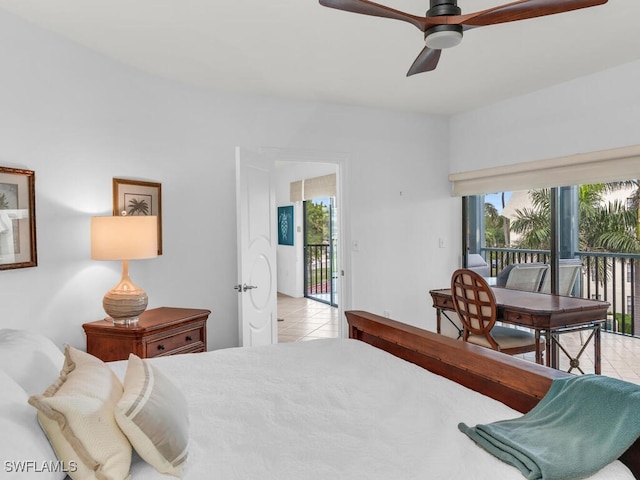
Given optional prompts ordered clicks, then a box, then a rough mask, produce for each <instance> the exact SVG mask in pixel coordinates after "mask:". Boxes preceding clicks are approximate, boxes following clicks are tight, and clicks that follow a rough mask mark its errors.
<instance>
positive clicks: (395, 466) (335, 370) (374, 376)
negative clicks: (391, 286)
mask: <svg viewBox="0 0 640 480" xmlns="http://www.w3.org/2000/svg"><path fill="white" fill-rule="evenodd" d="M347 318H348V322H349V336H350V338H349V339H327V340H314V341H310V342H300V343H292V344H281V345H274V346H265V347H252V348H230V349H224V350H217V351H211V352H205V353H196V354H185V355H177V356H172V357H159V358H155V359H150V360H145V361H142V360H140V361H139V362H136V363H135V364H134V363H132V362H133V360H132V359H131V358H130V359H129V361H119V362H111V363H109V364H103V365H102V366H99V364H98V363H95V362H93V359H86V357H85V356H88V355H87V354H86V353H84V352H79V351H74V352H73V353H71V354H70V353H68V351H69V350H70V349H69V348H68V349H67V350H68V351H67V352H66V353H67V355H71V356H72V358H73V359H74V361H75V362H76V365H75V367H74V368H76V370H80V367H81V366H83V365H84V364H83V362H85V360H86V362H87V365H88V367H87V368H89V370H91V369H96V370H95V372H97V371H98V369H100V373H91V375H92V376H93V375H106V376H105V377H104V378H105V379H106V378H111V377H110V376H111V375H113V376H114V377H115V378H117V379H118V381H117V382H115V383H120V382H121V383H123V384H124V387H121V388H124V394H123V393H122V390H120V393H118V394H117V397H118V398H120V397H122V399H124V398H125V397H126V395H127V392H128V391H129V389H130V386H131V383H132V382H130V381H129V380H130V378H127V377H128V376H129V375H131V377H132V378H133V374H130V371H133V369H134V367H133V366H132V365H135V368H146V369H150V370H151V371H153V372H155V373H153V375H152V376H151V377H150V378H151V379H152V381H151V382H149V377H146V383H147V384H145V385H144V387H141V388H145V389H148V390H145V392H147V393H146V394H145V395H146V396H145V399H147V398H153V396H154V392H153V391H152V390H151V389H149V385H148V384H149V383H153V385H154V387H153V388H156V389H157V390H158V391H161V392H162V393H163V394H162V395H159V396H158V397H159V404H162V403H163V402H164V405H154V406H153V408H160V409H165V410H164V411H163V413H162V414H158V413H157V412H156V414H155V415H153V417H154V418H155V419H156V420H157V421H158V422H166V423H167V424H168V425H169V426H170V428H169V429H168V430H167V431H168V433H169V434H172V433H174V432H175V433H176V435H177V432H178V431H180V432H182V433H183V434H184V435H185V437H186V439H187V442H188V443H187V445H188V447H187V449H186V451H187V452H188V456H187V457H186V460H185V461H182V460H183V458H182V457H180V461H178V462H176V465H174V466H175V467H176V468H175V469H174V470H173V471H172V474H173V475H181V476H182V477H183V478H185V479H202V478H220V479H225V480H234V479H258V478H259V479H278V480H281V479H303V478H304V479H309V480H316V479H317V480H320V479H328V478H340V479H341V480H350V479H362V478H367V479H373V480H375V479H381V480H382V479H385V480H389V479H402V480H405V479H407V480H410V479H425V478H431V479H440V478H442V479H468V478H474V479H485V478H486V479H495V478H500V479H506V480H508V479H521V478H524V477H523V475H522V473H521V472H520V471H519V470H517V469H516V468H514V467H512V466H511V465H508V464H506V463H504V462H502V461H500V460H498V459H497V458H495V457H494V456H493V455H491V454H489V453H487V452H486V451H485V450H484V449H482V448H480V447H478V446H477V445H476V444H475V443H474V442H473V441H471V440H470V439H469V438H468V437H467V436H466V435H464V434H463V433H461V432H460V431H459V430H458V428H457V425H458V424H459V422H464V423H466V424H467V425H476V424H481V423H489V422H495V421H498V420H503V419H509V418H516V417H519V416H521V415H522V412H527V411H528V410H530V409H531V408H532V407H533V406H534V405H536V404H537V403H538V402H539V401H540V399H541V398H542V397H544V395H545V394H546V392H547V390H549V387H550V385H551V383H552V381H553V380H554V379H557V378H564V377H566V376H567V374H564V373H562V372H559V371H556V370H551V369H548V368H546V367H543V366H540V365H536V364H533V363H530V362H525V361H521V360H519V359H517V358H512V357H509V356H506V355H502V354H499V353H497V352H493V351H490V350H487V349H483V348H481V347H476V346H474V345H467V344H463V343H462V342H458V341H454V340H452V339H449V338H446V337H442V336H440V335H436V334H433V333H431V332H427V331H424V330H421V329H418V328H415V327H411V326H408V325H405V324H401V323H398V322H394V321H393V320H390V319H386V318H382V317H379V316H377V315H373V314H371V313H367V312H357V311H352V312H347ZM25 337H26V338H27V340H25ZM7 338H9V341H7ZM25 341H29V342H31V344H30V346H29V347H27V348H25V345H24V342H25ZM16 356H20V357H22V358H20V359H19V360H20V361H15V360H16V358H15V357H16ZM89 357H90V356H89ZM11 360H13V362H12V361H11ZM0 361H2V362H3V365H5V366H6V367H5V368H4V369H3V370H2V371H0V380H1V381H2V382H3V385H6V387H5V388H4V391H3V395H2V398H1V399H0V411H1V412H2V418H0V429H2V430H1V431H2V432H3V434H2V437H0V438H1V440H0V452H2V453H3V461H4V462H5V464H4V471H5V472H10V473H17V472H18V468H22V470H21V472H20V473H21V475H16V476H15V477H8V478H38V479H41V480H44V479H46V478H52V479H53V478H55V479H63V478H65V476H66V475H67V474H69V475H70V476H71V477H72V478H81V477H80V476H79V474H78V473H77V466H76V465H70V464H69V462H67V463H66V464H64V465H62V467H63V468H61V464H60V463H59V461H56V456H55V455H54V453H53V451H52V450H51V447H50V445H49V442H47V437H46V436H45V435H44V433H43V432H42V429H41V427H40V426H39V425H38V420H37V418H36V409H34V408H33V407H32V406H31V405H28V404H27V399H28V398H29V397H30V396H31V397H30V398H31V399H34V398H35V399H40V401H45V400H47V399H44V400H43V399H42V398H41V396H42V395H41V393H38V392H40V391H42V390H49V389H50V388H51V387H49V388H47V383H48V382H49V383H50V382H51V381H53V380H54V379H55V377H56V375H57V373H54V372H52V369H53V370H54V371H55V370H56V368H57V369H59V368H60V367H59V366H58V365H60V363H61V362H65V368H66V361H65V360H64V359H63V358H62V353H61V352H60V351H59V350H58V351H56V349H55V347H53V348H51V345H47V342H46V340H45V339H42V338H38V339H37V340H34V339H33V335H32V334H21V333H18V332H15V331H4V334H3V331H0ZM105 368H106V370H105ZM63 371H64V368H63ZM91 371H92V372H93V370H91ZM52 375H53V377H51V376H52ZM70 375H71V374H70ZM91 378H93V377H91ZM165 381H166V383H167V384H168V385H169V386H170V388H169V389H168V390H160V387H161V386H162V385H163V384H164V383H163V382H165ZM85 383H86V382H85ZM109 383H111V382H110V381H106V380H104V381H100V382H97V384H94V385H92V386H91V387H90V389H89V390H90V392H97V393H95V395H96V396H99V392H98V391H99V390H101V389H102V386H105V385H106V384H109ZM96 385H97V386H96ZM172 389H173V390H172ZM149 392H151V393H149ZM87 395H88V396H92V395H94V393H89V394H87ZM175 395H177V397H174V396H175ZM178 397H181V398H178ZM53 398H54V399H55V397H53ZM118 398H116V399H115V401H117V402H118V405H119V404H120V402H122V399H120V400H118ZM94 400H95V399H94V398H92V399H91V401H94ZM37 402H38V400H36V401H35V402H34V401H33V400H32V404H33V403H36V404H37ZM107 403H108V402H107ZM76 406H77V405H76ZM60 408H61V409H64V408H65V406H64V405H63V406H62V407H60ZM161 411H162V410H161ZM40 414H41V411H40V409H38V417H40ZM83 420H85V419H83ZM102 420H104V418H102V419H101V421H102ZM40 422H41V423H42V418H40ZM172 422H174V423H172ZM71 423H72V421H71ZM103 423H104V422H103ZM116 423H117V422H116ZM97 425H98V426H99V428H102V427H104V425H102V424H101V423H99V422H98V423H97ZM78 428H82V427H78ZM95 428H96V427H95V426H92V427H91V428H89V429H88V432H87V435H88V437H89V439H90V440H95V439H96V437H100V439H103V438H106V436H107V435H109V433H108V432H107V433H104V435H102V433H101V434H100V435H99V436H98V435H96V434H95V432H96V431H97V430H95ZM122 431H127V432H128V430H126V429H125V428H124V427H123V428H122ZM92 432H93V433H92ZM121 433H122V432H121ZM166 433H167V432H165V434H166ZM177 436H179V435H177ZM131 442H133V443H134V444H135V448H130V453H129V455H131V456H130V457H127V455H126V454H123V453H122V451H120V450H121V449H120V450H118V451H115V450H114V451H115V453H113V452H112V453H110V455H111V457H112V458H108V459H107V460H105V462H111V464H112V465H111V467H113V468H112V470H110V471H108V470H109V469H110V468H111V467H109V468H105V469H103V470H100V468H94V469H93V470H90V472H89V473H86V472H85V473H86V475H84V476H83V477H82V478H125V477H126V474H125V476H118V475H122V473H114V474H113V476H109V475H112V473H111V472H116V471H118V468H119V469H120V470H119V471H120V472H123V471H124V472H126V473H127V474H128V473H130V475H131V478H132V479H151V480H153V479H160V478H162V479H166V478H175V477H174V476H172V475H169V474H165V473H160V472H159V471H158V466H157V465H156V466H155V467H154V466H153V465H152V464H153V463H154V462H156V460H155V459H154V458H152V457H148V455H149V452H148V451H147V450H146V448H147V447H148V445H144V444H141V443H140V441H139V439H137V440H136V442H138V443H135V442H134V437H133V436H132V437H131ZM178 443H179V442H178ZM94 448H95V446H94ZM110 448H111V445H106V446H105V445H102V446H100V447H99V448H98V450H100V452H105V451H107V450H109V449H110ZM112 450H113V449H112ZM138 450H139V451H141V452H144V455H143V456H144V457H145V458H147V461H145V460H143V458H141V457H140V456H139V455H138V453H136V452H137V451H138ZM131 452H133V453H131ZM637 452H638V445H637V444H634V445H633V446H632V447H631V448H630V449H629V450H628V451H627V452H626V453H625V454H624V455H623V456H622V457H621V459H620V460H616V461H613V462H612V463H610V464H608V465H607V466H606V467H604V468H603V469H602V470H600V471H599V472H597V473H596V474H594V475H593V476H592V477H590V478H594V479H599V480H602V479H630V478H640V476H638V472H639V471H640V470H638V453H637ZM107 453H108V452H107ZM127 458H129V460H127ZM25 461H31V462H32V463H31V464H30V466H29V467H28V468H26V467H25V466H24V465H22V467H20V465H21V464H20V462H25ZM127 461H130V466H129V464H127V465H125V466H124V467H123V466H122V464H123V463H127ZM43 467H44V468H43ZM70 467H71V468H70ZM123 468H124V469H123ZM170 468H171V467H169V469H170ZM43 470H45V471H43ZM53 470H57V471H53ZM634 473H635V477H634Z"/></svg>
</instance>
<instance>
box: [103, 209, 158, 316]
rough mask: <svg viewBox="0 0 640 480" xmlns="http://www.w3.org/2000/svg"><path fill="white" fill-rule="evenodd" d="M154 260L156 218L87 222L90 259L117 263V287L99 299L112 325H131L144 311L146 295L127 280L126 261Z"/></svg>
mask: <svg viewBox="0 0 640 480" xmlns="http://www.w3.org/2000/svg"><path fill="white" fill-rule="evenodd" d="M156 256H158V218H157V217H155V216H151V215H148V216H114V217H92V218H91V258H92V259H94V260H121V261H122V278H121V279H120V283H118V284H117V285H116V286H115V287H113V288H112V289H111V290H109V291H108V292H107V293H106V294H105V296H104V298H103V299H102V307H103V308H104V311H105V312H106V313H107V315H109V317H111V319H112V320H113V323H114V325H131V324H135V323H137V322H138V316H139V315H140V314H141V313H142V312H144V311H145V309H146V308H147V302H148V298H147V293H146V292H145V291H144V290H143V289H141V288H140V287H138V286H137V285H135V284H134V283H133V282H132V281H131V278H129V260H139V259H143V258H153V257H156Z"/></svg>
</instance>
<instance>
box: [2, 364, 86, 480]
mask: <svg viewBox="0 0 640 480" xmlns="http://www.w3.org/2000/svg"><path fill="white" fill-rule="evenodd" d="M0 391H2V395H0V452H2V458H1V460H2V462H3V464H2V467H1V468H2V471H3V472H5V474H6V475H7V478H15V479H18V478H20V479H25V480H28V479H37V480H62V479H63V478H65V477H66V475H67V473H66V472H65V469H67V470H70V469H72V468H73V465H70V466H69V465H66V466H65V465H63V464H62V462H58V459H57V458H56V454H55V453H54V452H53V450H52V449H51V445H49V442H48V441H47V437H46V436H45V435H44V434H43V433H42V429H41V428H40V425H38V419H37V417H36V412H35V411H34V410H33V408H31V407H30V406H29V404H28V403H27V399H28V398H29V395H27V392H25V391H24V390H23V389H22V387H21V386H20V385H18V384H17V383H16V382H15V381H14V380H13V379H12V378H11V377H9V375H7V374H6V373H5V372H3V371H1V370H0Z"/></svg>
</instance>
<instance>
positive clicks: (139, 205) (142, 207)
mask: <svg viewBox="0 0 640 480" xmlns="http://www.w3.org/2000/svg"><path fill="white" fill-rule="evenodd" d="M127 215H149V204H148V203H147V202H146V200H138V199H136V198H134V199H132V200H130V201H129V205H128V207H127Z"/></svg>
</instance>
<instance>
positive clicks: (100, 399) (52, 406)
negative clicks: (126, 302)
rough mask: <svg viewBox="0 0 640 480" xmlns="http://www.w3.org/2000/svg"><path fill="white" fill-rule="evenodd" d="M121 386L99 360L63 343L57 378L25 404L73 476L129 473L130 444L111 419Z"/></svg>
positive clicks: (96, 479) (98, 478)
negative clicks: (31, 408)
mask: <svg viewBox="0 0 640 480" xmlns="http://www.w3.org/2000/svg"><path fill="white" fill-rule="evenodd" d="M121 395H122V384H121V383H120V380H118V378H117V377H116V376H115V374H114V373H113V372H112V371H111V369H110V368H109V367H108V366H107V365H106V364H105V363H104V362H103V361H102V360H100V359H99V358H96V357H94V356H93V355H89V354H88V353H85V352H82V351H80V350H76V349H75V348H73V347H70V346H68V345H67V347H66V349H65V362H64V366H63V368H62V372H60V377H59V378H58V380H56V382H55V383H54V384H53V385H51V386H50V387H49V388H48V389H47V390H46V391H45V392H44V393H43V394H42V395H32V396H31V397H30V398H29V403H30V404H31V405H33V406H34V407H35V408H36V409H37V410H38V421H39V422H40V425H41V426H42V429H43V430H44V431H45V433H46V434H47V437H48V438H49V442H51V446H52V447H53V449H54V450H55V452H56V454H57V456H58V458H59V459H60V460H61V461H62V462H64V465H73V466H74V468H72V469H70V471H69V472H68V473H69V476H70V477H71V478H73V479H74V480H79V479H82V480H90V479H93V480H122V479H124V478H128V477H129V468H130V466H131V444H130V443H129V441H128V440H127V437H125V436H124V434H123V433H122V431H121V430H120V429H119V428H118V425H117V424H116V420H115V417H114V410H115V408H116V403H117V402H118V400H119V399H120V396H121Z"/></svg>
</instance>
